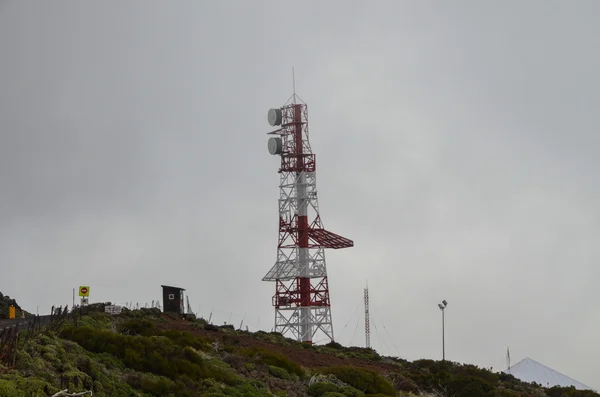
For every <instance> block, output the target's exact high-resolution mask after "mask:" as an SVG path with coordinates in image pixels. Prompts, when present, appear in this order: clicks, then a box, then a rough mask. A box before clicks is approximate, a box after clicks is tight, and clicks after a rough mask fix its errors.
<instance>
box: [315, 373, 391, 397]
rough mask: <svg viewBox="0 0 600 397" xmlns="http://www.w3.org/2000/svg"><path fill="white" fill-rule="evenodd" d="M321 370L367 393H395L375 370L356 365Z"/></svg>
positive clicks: (389, 394) (389, 384)
mask: <svg viewBox="0 0 600 397" xmlns="http://www.w3.org/2000/svg"><path fill="white" fill-rule="evenodd" d="M322 372H323V373H324V374H332V375H334V376H335V377H336V378H338V379H339V380H341V381H342V382H344V383H346V384H348V385H350V386H352V387H354V388H355V389H358V390H361V391H363V392H365V393H367V394H377V393H380V394H384V395H388V396H394V395H396V390H395V389H394V386H392V384H391V383H390V382H388V380H387V379H385V378H384V377H383V376H381V375H380V374H379V373H377V372H375V371H371V370H368V369H362V368H356V367H329V368H325V369H323V370H322Z"/></svg>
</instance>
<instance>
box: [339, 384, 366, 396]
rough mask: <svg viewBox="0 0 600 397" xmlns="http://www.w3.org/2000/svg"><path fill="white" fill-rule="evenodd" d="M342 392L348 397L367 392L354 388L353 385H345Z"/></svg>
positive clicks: (341, 389) (362, 394)
mask: <svg viewBox="0 0 600 397" xmlns="http://www.w3.org/2000/svg"><path fill="white" fill-rule="evenodd" d="M340 393H342V394H343V395H344V396H346V397H363V396H364V395H365V393H363V392H362V391H360V390H358V389H355V388H353V387H352V386H344V387H342V388H340Z"/></svg>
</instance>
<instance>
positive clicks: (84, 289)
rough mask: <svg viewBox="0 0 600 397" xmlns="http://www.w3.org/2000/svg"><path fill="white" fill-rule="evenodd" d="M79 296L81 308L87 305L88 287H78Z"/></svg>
mask: <svg viewBox="0 0 600 397" xmlns="http://www.w3.org/2000/svg"><path fill="white" fill-rule="evenodd" d="M79 296H80V297H81V306H86V305H87V304H88V298H89V296H90V287H89V286H87V285H82V286H80V287H79Z"/></svg>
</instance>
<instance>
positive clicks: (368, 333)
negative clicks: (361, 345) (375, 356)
mask: <svg viewBox="0 0 600 397" xmlns="http://www.w3.org/2000/svg"><path fill="white" fill-rule="evenodd" d="M365 347H366V348H367V349H370V348H371V318H370V315H369V286H367V287H366V288H365Z"/></svg>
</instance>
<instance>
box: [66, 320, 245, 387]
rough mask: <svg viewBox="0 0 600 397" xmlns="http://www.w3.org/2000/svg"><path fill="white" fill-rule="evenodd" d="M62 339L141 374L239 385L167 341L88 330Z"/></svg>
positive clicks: (225, 372) (225, 373)
mask: <svg viewBox="0 0 600 397" xmlns="http://www.w3.org/2000/svg"><path fill="white" fill-rule="evenodd" d="M61 335H62V337H64V338H66V339H69V340H72V341H74V342H77V343H78V344H80V345H81V346H82V347H83V348H85V349H86V350H88V351H91V352H95V353H109V354H111V355H113V356H115V357H117V358H119V359H121V360H122V361H123V363H124V364H125V366H127V367H128V368H131V369H133V370H135V371H138V372H150V373H153V374H156V375H160V376H164V377H167V378H169V379H171V380H177V378H179V377H180V376H184V375H185V376H188V377H189V378H191V379H206V378H213V379H215V380H217V381H219V382H222V383H225V384H228V385H234V384H237V383H238V382H239V380H238V377H237V376H236V375H235V373H233V372H232V371H231V370H229V369H226V368H221V367H216V366H213V365H207V364H206V363H205V362H204V360H203V359H202V358H201V357H200V356H199V355H198V354H197V353H196V352H195V351H194V350H193V349H191V348H189V347H185V348H184V347H182V346H180V345H178V344H176V343H174V342H173V341H172V340H171V339H169V338H167V337H152V338H147V337H141V336H129V335H121V334H115V333H112V332H109V331H104V330H94V329H92V328H88V327H81V328H69V329H65V330H63V332H62V333H61Z"/></svg>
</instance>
